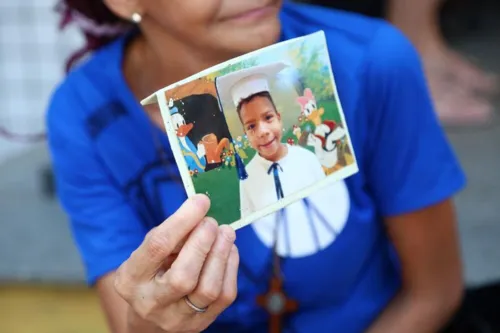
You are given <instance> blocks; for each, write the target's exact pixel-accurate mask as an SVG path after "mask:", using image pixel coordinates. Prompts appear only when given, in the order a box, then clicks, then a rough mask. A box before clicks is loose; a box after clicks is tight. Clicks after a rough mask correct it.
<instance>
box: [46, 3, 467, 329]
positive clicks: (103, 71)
mask: <svg viewBox="0 0 500 333" xmlns="http://www.w3.org/2000/svg"><path fill="white" fill-rule="evenodd" d="M60 8H61V11H62V13H63V15H64V17H63V19H64V21H63V23H64V25H66V24H69V23H74V24H76V25H77V26H78V27H79V28H81V29H82V31H83V32H84V33H85V36H86V37H87V45H86V48H85V49H84V50H83V52H79V53H78V54H77V56H76V57H74V58H73V59H72V61H71V65H72V66H71V71H70V73H68V75H67V77H66V78H65V79H64V80H63V82H62V83H61V84H60V85H59V86H58V87H57V89H56V90H55V92H54V94H53V96H52V98H51V101H50V105H49V109H48V115H47V127H48V139H49V146H50V151H51V156H52V160H53V166H54V170H55V174H56V179H57V187H58V192H59V196H60V199H61V202H62V205H63V207H64V209H65V211H66V212H67V214H68V216H69V218H70V222H71V228H72V231H73V234H74V238H75V242H76V244H77V246H78V249H79V251H80V253H81V256H82V260H83V262H84V264H85V267H86V272H87V279H88V283H89V284H90V285H92V286H94V287H95V288H96V289H97V291H98V294H99V296H100V299H101V302H102V306H103V309H104V312H105V314H106V316H107V319H108V323H109V327H110V330H111V331H112V332H118V333H121V332H142V333H147V332H169V333H174V332H201V331H204V330H205V329H206V332H231V333H238V332H256V333H259V332H267V331H268V322H269V314H268V312H267V311H266V309H265V308H263V307H261V306H260V305H259V304H257V303H258V302H257V301H256V299H258V298H259V296H261V295H262V294H263V293H265V292H266V291H267V288H268V285H269V279H270V276H271V271H272V267H273V266H272V258H273V249H272V248H270V247H268V246H266V244H264V243H263V242H262V241H261V240H260V239H259V238H258V237H257V236H256V234H255V232H254V231H253V229H252V228H251V227H250V226H249V227H246V228H243V229H241V230H238V232H237V239H236V235H235V232H234V231H233V230H232V229H231V228H229V227H227V226H220V227H218V226H217V224H216V223H215V221H213V220H212V219H210V218H207V217H206V214H207V211H208V208H209V205H210V202H209V199H208V198H207V197H205V196H202V195H198V196H195V197H193V198H190V199H187V200H186V196H185V192H184V189H183V186H182V184H181V182H180V180H179V173H178V170H177V168H176V166H175V162H174V159H173V156H172V152H171V150H170V148H169V146H168V140H167V138H166V135H165V134H164V132H163V130H164V129H163V125H162V120H161V117H160V114H159V113H158V112H155V111H145V110H144V109H143V108H141V107H140V104H139V103H138V100H140V99H142V98H143V97H145V96H147V95H149V94H150V93H152V92H154V91H156V90H158V89H159V88H162V87H164V86H166V85H169V84H171V83H174V82H176V81H179V80H181V79H183V78H185V77H187V76H190V75H191V74H194V73H196V72H199V71H200V70H203V69H205V68H208V67H210V66H212V65H215V64H218V63H221V62H223V61H225V60H228V59H230V58H233V57H235V56H238V55H241V54H244V53H247V52H249V51H253V50H256V49H259V48H262V47H265V46H268V45H271V44H273V43H276V42H278V41H283V40H287V39H291V38H294V37H298V36H303V35H305V34H309V33H312V32H316V31H318V30H324V32H325V35H326V38H327V42H328V46H329V48H330V55H331V57H332V68H333V72H334V75H335V78H336V82H337V85H338V89H339V95H340V100H341V103H342V105H343V109H344V112H345V115H346V120H347V124H348V126H349V128H350V131H351V132H352V138H351V139H352V142H353V147H354V151H355V153H356V157H357V161H358V163H359V167H360V172H359V173H358V174H356V175H355V176H352V177H350V178H349V179H347V180H346V187H347V189H348V191H347V192H346V195H345V197H344V198H342V199H344V200H347V202H348V206H347V207H348V208H349V211H348V214H347V215H346V220H345V221H344V222H345V228H344V230H343V231H342V233H340V234H339V236H338V237H337V238H336V240H335V242H333V243H332V244H331V245H329V246H328V247H327V248H325V249H323V250H321V251H319V252H316V253H313V254H310V255H307V256H303V257H300V258H287V260H285V262H284V263H283V265H282V267H281V269H282V274H283V275H284V276H285V280H284V281H285V282H284V286H283V287H284V290H286V294H287V296H288V297H290V298H293V299H294V300H295V301H296V302H297V304H298V310H297V311H296V312H293V313H291V314H289V315H288V316H287V317H286V318H285V319H284V321H283V323H282V326H281V327H282V328H281V331H282V332H296V333H306V332H307V333H315V332H333V331H338V332H346V333H351V332H370V333H376V332H384V333H390V332H397V333H400V332H405V333H412V332H419V333H422V332H436V331H438V330H439V329H440V328H441V327H443V325H445V323H446V322H447V320H448V319H449V318H450V317H451V315H452V314H453V312H454V310H455V309H456V308H457V306H458V305H459V303H460V299H461V294H462V288H463V282H462V275H461V274H462V272H461V264H460V255H459V246H458V237H457V228H456V218H455V214H454V209H453V203H452V197H453V196H454V195H455V194H456V193H457V192H458V191H459V190H460V189H461V188H463V186H464V183H465V179H464V175H463V172H462V170H461V168H460V166H459V164H458V161H457V160H456V158H455V156H454V154H453V151H452V149H451V148H450V146H449V144H448V142H447V140H446V137H445V135H444V133H443V132H442V130H441V128H440V126H439V123H438V120H437V119H436V117H435V115H434V110H433V106H432V102H431V99H430V97H429V93H428V89H427V85H426V82H425V79H424V75H423V73H422V69H421V64H420V60H419V58H418V55H417V52H416V51H415V49H414V48H413V46H412V45H411V43H410V42H408V40H407V39H406V38H405V37H404V36H403V35H402V34H401V33H400V32H399V31H397V30H396V29H395V28H393V27H392V26H390V25H388V24H387V23H384V22H382V21H378V20H372V19H368V18H364V17H360V16H356V15H352V14H348V13H344V12H337V11H333V10H326V9H323V8H319V7H313V6H309V5H299V4H296V3H289V2H285V3H283V4H282V3H281V1H279V0H262V1H261V0H215V1H206V0H182V1H181V0H154V1H153V0H104V1H101V0H65V1H63V2H62V5H61V7H60ZM87 52H92V54H90V57H88V58H85V59H81V61H82V62H81V63H78V64H77V63H76V62H75V60H76V59H80V58H79V56H82V55H84V54H86V53H87ZM331 209H332V214H335V211H336V203H335V201H334V200H333V199H332V206H331ZM235 239H236V240H235ZM268 310H270V309H268Z"/></svg>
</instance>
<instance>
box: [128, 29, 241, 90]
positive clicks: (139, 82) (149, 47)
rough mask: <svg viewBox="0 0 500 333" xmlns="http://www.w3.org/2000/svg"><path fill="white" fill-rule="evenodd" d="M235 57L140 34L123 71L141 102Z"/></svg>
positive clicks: (174, 40)
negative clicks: (157, 91) (163, 89)
mask: <svg viewBox="0 0 500 333" xmlns="http://www.w3.org/2000/svg"><path fill="white" fill-rule="evenodd" d="M234 56H237V54H229V53H222V52H215V51H212V52H210V51H208V50H206V49H204V50H200V49H198V48H196V47H194V46H192V45H189V44H187V43H185V42H182V41H179V40H177V39H175V38H171V37H168V36H162V38H153V37H152V36H150V37H145V36H144V35H141V34H139V35H138V36H137V37H135V38H134V39H133V40H132V41H131V42H130V44H129V46H128V47H127V49H126V53H125V58H124V63H123V71H124V73H125V77H126V80H127V82H128V84H129V85H130V87H131V89H132V91H133V93H134V94H135V95H136V97H137V98H139V99H140V98H143V97H145V96H147V95H149V94H151V93H153V92H154V91H156V90H158V89H161V88H163V87H165V86H167V85H170V84H173V83H175V82H177V81H180V80H182V79H185V78H186V77H188V76H191V75H193V74H196V73H197V72H200V71H201V70H204V69H206V68H208V67H211V66H214V65H216V64H218V63H221V62H224V61H226V60H228V59H230V58H231V57H234Z"/></svg>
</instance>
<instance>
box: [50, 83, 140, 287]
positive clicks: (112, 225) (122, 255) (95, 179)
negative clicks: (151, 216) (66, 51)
mask: <svg viewBox="0 0 500 333" xmlns="http://www.w3.org/2000/svg"><path fill="white" fill-rule="evenodd" d="M81 105H84V103H83V101H82V100H81V99H80V98H79V97H78V96H77V95H76V94H75V93H74V91H73V90H72V89H70V88H68V86H67V85H63V86H61V87H59V88H58V89H57V90H56V92H55V93H54V95H53V96H52V99H51V102H50V105H49V108H48V113H47V118H46V121H47V131H48V145H49V151H50V154H51V159H52V166H53V169H54V173H55V178H56V187H57V192H58V197H59V200H60V202H61V205H62V207H63V209H64V210H65V212H66V213H67V215H68V217H69V221H70V227H71V231H72V234H73V237H74V240H75V242H76V245H77V248H78V251H79V253H80V255H81V257H82V261H83V263H84V266H85V270H86V278H87V281H88V283H89V284H90V285H92V284H94V283H95V282H96V281H97V280H98V279H99V278H100V277H102V276H103V275H105V274H107V273H109V272H111V271H113V270H115V269H116V268H118V267H119V266H120V265H121V263H122V262H123V261H125V260H126V259H127V258H128V257H129V256H130V254H131V253H132V251H134V250H135V249H136V248H137V247H138V246H139V245H140V244H141V242H142V240H143V239H144V236H145V234H146V232H147V231H146V230H145V228H144V227H143V225H142V224H141V222H140V219H139V218H138V217H137V216H136V214H135V212H134V211H133V210H132V209H131V208H130V207H129V205H128V204H127V202H126V200H125V197H124V195H123V194H122V192H121V191H120V189H119V188H117V186H115V185H114V184H113V182H112V180H111V178H110V177H109V176H108V174H107V172H106V170H105V168H104V167H103V165H102V164H101V163H100V161H99V157H98V156H97V155H96V152H95V150H94V148H93V142H92V140H91V139H90V138H89V137H88V135H87V132H86V131H85V127H84V124H85V122H84V112H82V111H83V110H82V108H83V107H82V106H81Z"/></svg>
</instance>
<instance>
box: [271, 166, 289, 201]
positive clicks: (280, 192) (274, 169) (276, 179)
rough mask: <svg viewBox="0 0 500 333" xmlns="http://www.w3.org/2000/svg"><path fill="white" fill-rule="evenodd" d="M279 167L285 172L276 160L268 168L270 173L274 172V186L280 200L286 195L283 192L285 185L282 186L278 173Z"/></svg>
mask: <svg viewBox="0 0 500 333" xmlns="http://www.w3.org/2000/svg"><path fill="white" fill-rule="evenodd" d="M278 168H279V170H280V171H281V172H283V169H282V168H281V166H280V165H279V164H278V163H276V162H274V163H273V164H272V165H271V166H270V167H269V169H268V170H267V174H270V173H271V172H272V173H273V176H274V187H275V188H276V197H277V198H278V200H280V199H283V198H284V197H285V195H284V194H283V187H282V186H281V181H280V176H279V174H278Z"/></svg>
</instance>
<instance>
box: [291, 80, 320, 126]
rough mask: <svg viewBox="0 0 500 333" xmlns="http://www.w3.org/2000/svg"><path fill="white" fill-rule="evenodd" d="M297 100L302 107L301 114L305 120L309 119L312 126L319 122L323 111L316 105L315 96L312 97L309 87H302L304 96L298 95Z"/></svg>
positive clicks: (317, 124)
mask: <svg viewBox="0 0 500 333" xmlns="http://www.w3.org/2000/svg"><path fill="white" fill-rule="evenodd" d="M297 102H298V103H299V104H300V106H301V108H302V114H303V115H304V116H305V117H306V119H307V120H309V121H311V122H312V123H313V124H314V126H319V125H320V124H321V117H322V116H323V114H324V113H325V110H324V109H323V108H319V109H318V107H317V103H316V98H315V97H314V95H313V93H312V91H311V89H309V88H306V89H304V96H299V97H298V98H297Z"/></svg>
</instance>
